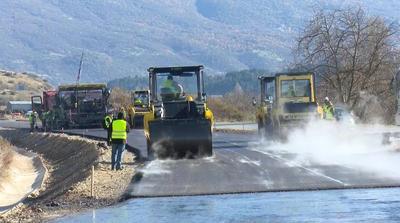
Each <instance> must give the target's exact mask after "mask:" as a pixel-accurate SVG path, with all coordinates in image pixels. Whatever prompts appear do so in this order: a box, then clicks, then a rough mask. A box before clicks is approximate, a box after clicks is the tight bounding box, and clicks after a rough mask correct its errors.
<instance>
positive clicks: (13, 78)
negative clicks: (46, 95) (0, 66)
mask: <svg viewBox="0 0 400 223" xmlns="http://www.w3.org/2000/svg"><path fill="white" fill-rule="evenodd" d="M51 88H52V87H51V85H50V84H49V83H47V81H46V80H44V79H42V78H40V77H39V76H36V75H34V74H29V73H15V72H11V71H1V70H0V105H5V104H6V103H7V102H8V101H12V100H24V101H30V98H31V96H32V95H41V94H42V92H43V91H44V90H49V89H51Z"/></svg>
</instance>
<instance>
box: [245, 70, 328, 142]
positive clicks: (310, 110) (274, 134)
mask: <svg viewBox="0 0 400 223" xmlns="http://www.w3.org/2000/svg"><path fill="white" fill-rule="evenodd" d="M259 80H260V84H261V98H260V99H261V103H260V104H259V105H258V107H257V114H256V119H257V123H258V132H259V134H260V135H262V136H263V137H265V138H267V139H274V138H275V139H276V138H281V139H282V138H285V136H286V135H287V133H288V131H290V130H292V129H293V128H295V127H299V126H302V125H303V124H305V123H306V122H308V121H309V120H310V119H312V118H317V119H318V118H320V117H321V114H320V110H321V109H320V108H319V107H318V104H317V100H316V96H315V77H314V74H313V73H278V74H275V75H273V76H261V77H259ZM253 104H254V105H256V104H257V101H256V100H255V101H254V102H253Z"/></svg>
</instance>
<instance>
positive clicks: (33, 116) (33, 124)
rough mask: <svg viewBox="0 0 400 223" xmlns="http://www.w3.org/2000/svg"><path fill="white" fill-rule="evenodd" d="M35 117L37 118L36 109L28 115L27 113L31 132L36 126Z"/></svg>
mask: <svg viewBox="0 0 400 223" xmlns="http://www.w3.org/2000/svg"><path fill="white" fill-rule="evenodd" d="M36 118H37V113H36V111H33V112H32V113H31V114H30V115H29V124H30V127H31V132H33V130H34V129H35V126H36Z"/></svg>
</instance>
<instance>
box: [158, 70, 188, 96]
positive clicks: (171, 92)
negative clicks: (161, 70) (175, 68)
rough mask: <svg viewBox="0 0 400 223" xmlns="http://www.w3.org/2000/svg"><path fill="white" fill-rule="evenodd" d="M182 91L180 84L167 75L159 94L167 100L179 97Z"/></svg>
mask: <svg viewBox="0 0 400 223" xmlns="http://www.w3.org/2000/svg"><path fill="white" fill-rule="evenodd" d="M182 93H183V87H182V85H180V84H178V82H176V81H174V78H173V77H172V75H169V76H168V77H167V80H165V81H164V83H163V87H162V88H161V95H162V97H163V98H165V99H167V100H171V99H172V100H173V99H177V98H179V97H180V95H181V94H182Z"/></svg>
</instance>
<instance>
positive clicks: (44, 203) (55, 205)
mask: <svg viewBox="0 0 400 223" xmlns="http://www.w3.org/2000/svg"><path fill="white" fill-rule="evenodd" d="M0 131H1V133H0V134H1V135H2V136H3V137H4V138H6V139H7V140H9V141H10V142H11V143H12V144H14V145H16V146H18V147H20V148H27V149H28V150H30V151H31V152H34V153H36V154H38V155H39V156H40V157H41V159H42V160H43V163H44V165H45V167H46V169H47V177H46V179H45V181H44V183H43V185H42V187H41V189H40V191H39V192H38V193H36V194H35V195H31V196H29V197H28V198H27V199H25V200H24V201H23V202H22V204H20V205H18V206H16V207H14V208H12V209H11V210H10V211H8V212H6V213H5V214H3V215H2V216H1V217H0V221H1V222H43V221H47V220H49V219H53V218H57V217H60V216H63V215H66V214H71V213H76V212H79V211H84V210H87V209H89V208H99V207H104V206H108V205H112V204H115V203H117V202H118V201H119V200H120V199H121V197H122V195H123V193H124V191H125V190H126V187H127V186H128V185H129V183H130V180H131V179H132V177H133V175H134V174H135V170H136V167H137V165H139V164H138V163H137V162H136V161H135V155H134V154H132V153H130V152H125V155H124V160H123V165H125V168H124V169H123V170H120V171H111V170H110V166H111V165H110V160H111V158H110V156H111V149H109V148H108V147H107V146H106V145H105V144H104V143H102V142H99V141H95V140H89V139H85V138H82V137H78V136H68V135H64V134H54V133H29V132H27V131H26V130H10V129H8V130H7V129H2V130H0ZM92 166H93V167H94V168H93V169H94V172H93V176H94V181H93V188H92ZM92 195H93V196H92Z"/></svg>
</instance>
